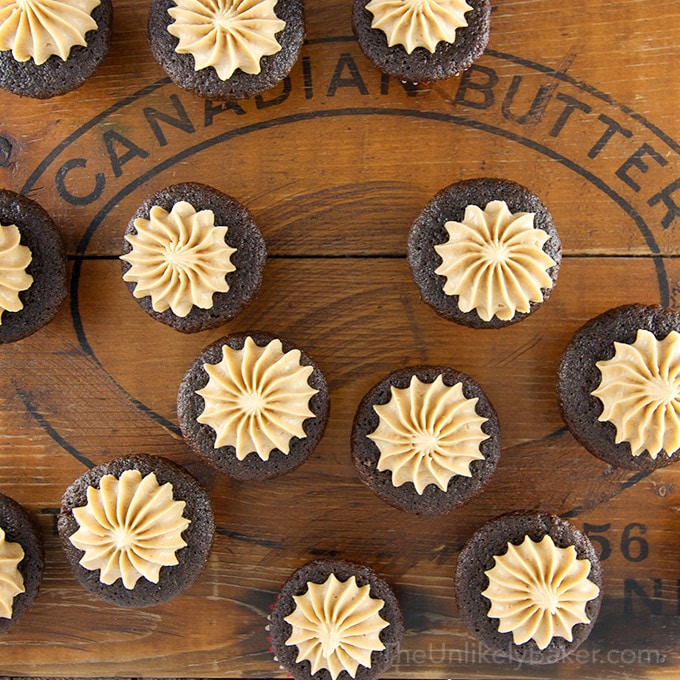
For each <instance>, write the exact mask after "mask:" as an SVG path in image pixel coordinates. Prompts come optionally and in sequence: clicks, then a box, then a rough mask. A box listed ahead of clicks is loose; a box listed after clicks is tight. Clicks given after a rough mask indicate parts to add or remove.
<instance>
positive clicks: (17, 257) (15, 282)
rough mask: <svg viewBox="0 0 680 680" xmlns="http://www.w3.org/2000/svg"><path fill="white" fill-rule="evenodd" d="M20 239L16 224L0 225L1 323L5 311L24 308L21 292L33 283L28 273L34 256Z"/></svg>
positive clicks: (0, 322)
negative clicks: (20, 297)
mask: <svg viewBox="0 0 680 680" xmlns="http://www.w3.org/2000/svg"><path fill="white" fill-rule="evenodd" d="M20 241H21V233H20V232H19V229H18V227H17V226H16V225H14V224H10V225H9V226H7V227H3V226H0V324H2V314H3V312H18V311H19V310H20V309H23V308H24V303H23V302H22V301H21V300H20V299H19V293H20V292H21V291H22V290H28V289H29V288H30V287H31V285H32V284H33V277H32V276H31V275H30V274H27V273H26V267H28V265H29V264H30V263H31V260H32V259H33V256H32V254H31V250H30V248H28V247H27V246H22V245H21V244H20Z"/></svg>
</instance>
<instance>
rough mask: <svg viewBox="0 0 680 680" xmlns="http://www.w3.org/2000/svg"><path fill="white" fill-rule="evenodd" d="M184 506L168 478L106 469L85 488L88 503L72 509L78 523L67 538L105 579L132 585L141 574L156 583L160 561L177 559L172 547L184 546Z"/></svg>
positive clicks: (83, 563) (88, 565) (85, 562)
mask: <svg viewBox="0 0 680 680" xmlns="http://www.w3.org/2000/svg"><path fill="white" fill-rule="evenodd" d="M185 506H186V503H185V502H184V501H180V500H175V499H174V497H173V488H172V483H171V482H165V483H164V484H159V483H158V479H157V478H156V475H155V473H153V472H150V473H149V474H147V475H144V476H142V473H141V472H140V471H139V470H125V471H124V472H123V473H122V474H121V475H120V477H115V476H114V475H112V474H107V475H104V476H103V477H102V478H101V479H100V480H99V488H97V487H94V486H89V487H88V488H87V503H86V504H85V505H83V506H82V507H78V508H74V509H73V516H74V518H75V520H76V522H77V523H78V527H79V528H78V530H77V531H76V532H75V533H74V534H71V536H70V537H69V541H71V543H72V544H73V545H74V546H75V547H76V548H78V550H82V551H84V555H83V556H82V558H81V560H80V564H81V566H83V567H85V568H86V569H90V570H93V571H99V579H100V581H101V582H102V583H104V584H106V585H111V584H112V583H115V582H116V581H117V580H118V579H121V581H122V582H123V586H124V587H125V588H127V589H128V590H132V589H133V588H134V587H135V584H136V583H137V581H138V580H139V579H140V578H145V579H147V580H148V581H150V582H151V583H158V580H159V578H160V570H161V567H164V566H173V565H176V564H177V556H176V554H175V553H176V551H177V550H179V549H180V548H184V547H185V546H186V541H185V540H184V539H183V538H182V532H183V531H184V530H185V529H186V528H187V527H188V526H189V524H191V520H190V519H188V518H186V517H184V515H183V514H182V513H183V512H184V508H185Z"/></svg>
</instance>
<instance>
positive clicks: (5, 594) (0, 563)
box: [0, 527, 26, 619]
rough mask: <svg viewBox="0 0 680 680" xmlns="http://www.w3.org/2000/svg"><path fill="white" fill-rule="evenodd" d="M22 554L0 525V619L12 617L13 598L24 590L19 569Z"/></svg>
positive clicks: (23, 554)
mask: <svg viewBox="0 0 680 680" xmlns="http://www.w3.org/2000/svg"><path fill="white" fill-rule="evenodd" d="M24 556H25V553H24V549H23V548H22V547H21V544H20V543H14V542H12V541H10V540H8V539H7V536H6V534H5V530H4V529H3V528H2V527H0V619H11V618H12V614H13V607H14V598H15V597H16V596H17V595H18V594H19V593H25V592H26V588H25V587H24V577H23V574H22V573H21V572H20V571H19V563H20V562H21V561H22V560H23V559H24Z"/></svg>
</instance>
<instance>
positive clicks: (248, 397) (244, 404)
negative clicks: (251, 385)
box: [241, 392, 267, 415]
mask: <svg viewBox="0 0 680 680" xmlns="http://www.w3.org/2000/svg"><path fill="white" fill-rule="evenodd" d="M266 406H267V400H266V399H265V398H264V397H263V396H262V395H261V394H260V393H259V392H246V393H245V394H244V395H243V396H242V397H241V408H242V409H243V411H244V412H245V413H248V414H251V415H258V414H260V413H262V412H263V411H264V410H265V408H266Z"/></svg>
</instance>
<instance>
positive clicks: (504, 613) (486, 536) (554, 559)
mask: <svg viewBox="0 0 680 680" xmlns="http://www.w3.org/2000/svg"><path fill="white" fill-rule="evenodd" d="M455 586H456V600H457V603H458V611H459V613H460V617H461V618H462V619H463V621H464V622H465V624H466V625H467V627H468V628H469V629H470V632H471V633H472V634H473V635H474V636H475V637H476V638H477V639H478V640H479V641H480V642H482V643H483V644H484V645H486V646H487V647H488V648H489V649H490V650H491V651H493V652H497V653H499V654H502V655H503V656H507V657H508V658H510V659H512V660H514V661H519V662H520V663H528V664H547V663H555V662H557V661H560V660H561V659H563V658H564V657H566V656H567V655H568V654H570V653H571V652H573V651H574V650H575V649H576V648H577V647H578V646H579V645H580V644H581V643H582V642H583V641H584V640H585V639H586V638H587V637H588V635H589V634H590V630H591V629H592V627H593V625H594V624H595V620H596V619H597V615H598V612H599V611H600V602H601V600H602V590H601V588H602V570H601V567H600V561H599V559H598V557H597V553H596V552H595V550H594V549H593V546H592V545H591V543H590V541H589V540H588V538H587V537H586V536H585V535H584V534H582V533H581V532H580V531H579V530H578V529H577V528H576V527H574V526H573V525H572V524H570V523H569V522H567V521H566V520H563V519H561V518H559V517H557V516H556V515H551V514H549V513H544V512H513V513H510V514H507V515H501V516H500V517H496V518H495V519H492V520H490V521H489V522H487V523H486V524H484V526H483V527H482V528H481V529H480V530H479V531H477V533H475V534H474V536H473V537H472V538H471V539H470V540H469V541H468V542H467V544H466V545H465V547H464V548H463V550H462V552H461V553H460V556H459V557H458V564H457V566H456V580H455Z"/></svg>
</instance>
